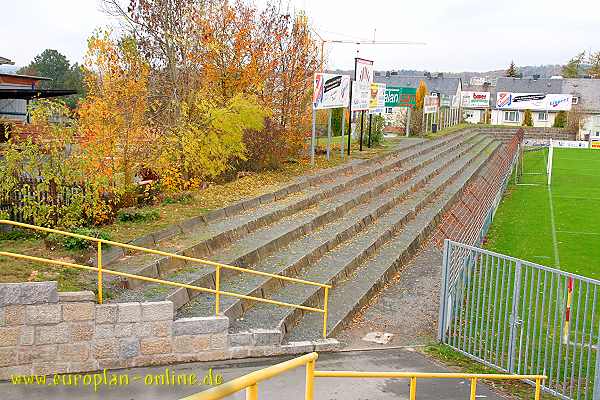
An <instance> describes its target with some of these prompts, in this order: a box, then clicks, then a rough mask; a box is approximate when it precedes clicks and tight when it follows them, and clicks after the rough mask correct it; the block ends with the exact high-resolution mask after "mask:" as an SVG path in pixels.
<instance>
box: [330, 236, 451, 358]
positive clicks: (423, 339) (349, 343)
mask: <svg viewBox="0 0 600 400" xmlns="http://www.w3.org/2000/svg"><path fill="white" fill-rule="evenodd" d="M441 265H442V253H441V252H440V251H439V250H438V249H436V248H435V247H434V246H430V245H425V246H423V247H422V248H421V249H419V252H418V254H417V255H416V256H415V257H413V258H412V259H411V260H410V261H409V262H408V263H406V265H404V266H403V267H402V270H400V271H399V272H398V273H396V274H395V275H394V276H393V277H392V279H390V280H389V282H388V283H387V285H386V286H385V287H384V288H383V290H382V291H381V292H379V293H378V294H376V295H375V296H374V297H373V298H372V299H371V301H370V302H369V304H368V306H367V307H364V308H363V309H362V310H360V312H359V313H357V315H355V316H354V318H353V319H352V323H351V324H349V326H348V327H347V328H346V329H344V330H343V331H342V332H340V333H339V334H338V335H336V339H338V340H339V341H340V342H341V343H342V344H343V346H344V348H346V349H352V350H355V349H366V348H371V349H373V348H375V349H376V348H381V347H390V346H418V345H426V344H429V343H431V342H432V341H435V336H436V332H437V331H436V330H437V319H438V310H439V302H440V299H439V296H440V294H439V293H440V282H441V279H442V278H441ZM369 332H386V333H391V334H393V335H394V336H393V337H392V339H391V340H390V341H389V342H388V343H386V344H377V343H373V342H367V341H364V340H363V338H364V337H365V335H366V334H368V333H369Z"/></svg>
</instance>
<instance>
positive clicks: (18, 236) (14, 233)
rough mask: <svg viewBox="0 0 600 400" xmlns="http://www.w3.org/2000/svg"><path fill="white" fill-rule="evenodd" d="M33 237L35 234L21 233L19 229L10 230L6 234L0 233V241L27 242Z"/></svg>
mask: <svg viewBox="0 0 600 400" xmlns="http://www.w3.org/2000/svg"><path fill="white" fill-rule="evenodd" d="M34 237H35V233H33V232H28V231H22V230H20V229H11V230H9V231H6V232H0V240H27V239H32V238H34Z"/></svg>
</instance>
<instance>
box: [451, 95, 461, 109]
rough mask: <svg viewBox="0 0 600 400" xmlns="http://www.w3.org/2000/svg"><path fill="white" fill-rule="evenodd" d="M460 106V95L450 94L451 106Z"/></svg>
mask: <svg viewBox="0 0 600 400" xmlns="http://www.w3.org/2000/svg"><path fill="white" fill-rule="evenodd" d="M458 107H460V95H456V96H452V108H458Z"/></svg>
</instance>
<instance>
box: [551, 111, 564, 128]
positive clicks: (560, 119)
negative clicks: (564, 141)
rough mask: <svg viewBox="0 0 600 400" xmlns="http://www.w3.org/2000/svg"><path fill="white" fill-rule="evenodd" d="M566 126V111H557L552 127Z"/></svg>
mask: <svg viewBox="0 0 600 400" xmlns="http://www.w3.org/2000/svg"><path fill="white" fill-rule="evenodd" d="M565 126H567V113H566V112H565V111H559V112H558V114H556V118H554V123H553V124H552V127H553V128H564V127H565Z"/></svg>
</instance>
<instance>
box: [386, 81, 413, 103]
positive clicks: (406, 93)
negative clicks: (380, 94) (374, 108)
mask: <svg viewBox="0 0 600 400" xmlns="http://www.w3.org/2000/svg"><path fill="white" fill-rule="evenodd" d="M416 105H417V89H416V88H405V87H399V86H386V88H385V106H386V107H413V108H414V107H416Z"/></svg>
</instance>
